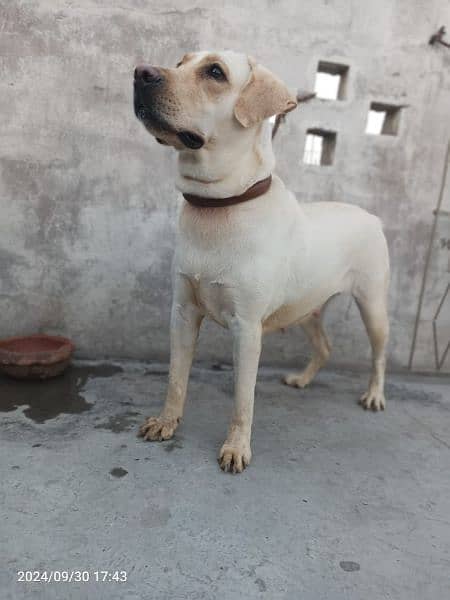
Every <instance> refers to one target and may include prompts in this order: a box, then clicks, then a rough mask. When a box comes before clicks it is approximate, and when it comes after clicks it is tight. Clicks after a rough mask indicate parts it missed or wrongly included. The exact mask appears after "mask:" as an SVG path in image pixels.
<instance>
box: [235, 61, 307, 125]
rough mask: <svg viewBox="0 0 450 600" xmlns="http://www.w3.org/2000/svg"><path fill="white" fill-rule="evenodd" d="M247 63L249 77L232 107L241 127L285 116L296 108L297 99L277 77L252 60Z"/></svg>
mask: <svg viewBox="0 0 450 600" xmlns="http://www.w3.org/2000/svg"><path fill="white" fill-rule="evenodd" d="M249 63H250V68H251V72H250V77H249V79H248V81H247V83H246V84H245V85H244V87H243V89H242V91H241V93H240V95H239V98H238V99H237V101H236V104H235V107H234V116H235V117H236V119H237V120H238V121H239V123H240V124H241V125H242V126H243V127H251V126H252V125H255V124H256V123H258V122H259V121H262V120H264V119H267V118H268V117H271V116H273V115H279V114H285V113H287V112H289V111H290V110H293V109H294V108H295V107H296V106H297V99H296V98H295V96H294V95H293V94H292V93H291V92H290V91H289V90H288V88H287V87H286V85H285V84H284V83H283V82H282V81H281V80H280V79H278V77H275V75H274V74H273V73H271V72H270V71H269V70H268V69H266V68H265V67H263V66H262V65H260V64H257V63H256V61H255V60H254V59H252V58H249Z"/></svg>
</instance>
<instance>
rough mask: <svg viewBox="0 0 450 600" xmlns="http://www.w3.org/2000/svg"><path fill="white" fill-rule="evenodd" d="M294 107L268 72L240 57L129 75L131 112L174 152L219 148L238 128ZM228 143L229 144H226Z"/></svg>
mask: <svg viewBox="0 0 450 600" xmlns="http://www.w3.org/2000/svg"><path fill="white" fill-rule="evenodd" d="M296 106H297V101H296V99H295V96H294V95H293V94H291V93H290V92H289V90H288V89H287V87H286V86H285V84H284V83H283V82H282V81H280V80H279V79H278V78H277V77H275V75H273V74H272V73H271V72H270V71H269V70H267V69H265V68H264V67H262V66H261V65H259V64H257V63H256V62H255V61H254V60H253V59H252V58H249V57H248V56H246V55H244V54H238V53H235V52H231V51H226V52H220V53H218V52H214V53H213V52H196V53H190V54H185V55H184V56H183V58H182V59H181V61H180V62H179V63H178V64H177V66H176V67H175V68H162V67H153V66H150V65H140V66H138V67H136V69H135V71H134V111H135V113H136V116H137V117H138V119H139V120H140V121H142V123H143V124H144V126H145V127H146V129H147V130H148V131H149V132H150V133H151V134H152V135H153V136H155V138H156V139H157V140H158V141H159V142H160V143H162V144H167V145H171V146H174V147H175V148H176V149H178V150H186V149H189V150H198V149H200V148H202V147H208V146H211V145H219V144H220V143H221V139H223V138H226V139H227V144H230V135H231V136H233V134H236V135H237V134H238V133H239V131H242V128H246V129H250V128H252V127H255V126H257V125H258V124H259V123H260V122H261V121H263V120H264V119H267V118H269V117H270V116H272V115H276V114H281V113H286V112H288V111H290V110H292V109H293V108H295V107H296ZM231 141H232V140H231Z"/></svg>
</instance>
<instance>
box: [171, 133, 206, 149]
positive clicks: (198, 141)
mask: <svg viewBox="0 0 450 600" xmlns="http://www.w3.org/2000/svg"><path fill="white" fill-rule="evenodd" d="M177 137H178V139H179V140H180V142H181V143H182V144H184V145H185V146H186V147H187V148H190V149H191V150H198V149H199V148H201V147H202V146H203V145H204V143H205V140H204V139H203V138H202V136H201V135H198V134H197V133H194V132H192V131H179V132H178V133H177Z"/></svg>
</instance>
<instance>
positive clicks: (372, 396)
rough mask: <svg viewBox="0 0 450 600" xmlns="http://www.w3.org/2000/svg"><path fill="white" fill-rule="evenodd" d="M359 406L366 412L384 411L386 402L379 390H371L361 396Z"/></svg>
mask: <svg viewBox="0 0 450 600" xmlns="http://www.w3.org/2000/svg"><path fill="white" fill-rule="evenodd" d="M359 404H361V406H362V407H363V408H364V409H365V410H367V409H370V408H371V409H372V410H374V411H378V410H384V408H385V406H386V401H385V399H384V394H383V392H381V391H380V390H377V389H373V390H370V389H369V391H368V392H366V393H365V394H363V395H362V396H361V398H360V399H359Z"/></svg>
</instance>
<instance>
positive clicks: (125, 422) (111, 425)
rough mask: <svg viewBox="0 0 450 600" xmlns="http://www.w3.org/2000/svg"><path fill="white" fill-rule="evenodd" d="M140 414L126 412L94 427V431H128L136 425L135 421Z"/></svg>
mask: <svg viewBox="0 0 450 600" xmlns="http://www.w3.org/2000/svg"><path fill="white" fill-rule="evenodd" d="M139 415H140V413H138V412H134V411H131V410H129V411H127V412H124V413H120V414H118V415H113V416H112V417H109V418H108V420H107V421H106V422H104V423H99V424H98V425H94V429H106V430H108V431H112V432H113V433H121V432H122V431H129V430H130V429H132V428H133V427H135V425H136V424H137V419H136V418H135V417H138V416H139Z"/></svg>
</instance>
